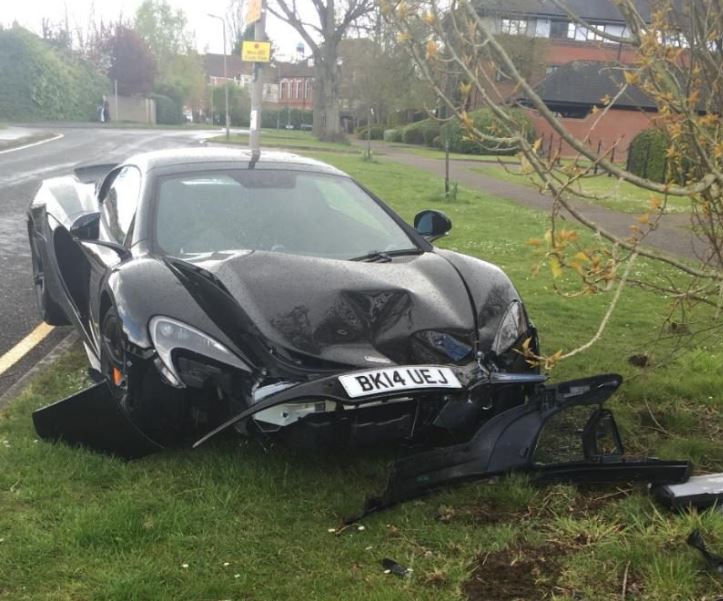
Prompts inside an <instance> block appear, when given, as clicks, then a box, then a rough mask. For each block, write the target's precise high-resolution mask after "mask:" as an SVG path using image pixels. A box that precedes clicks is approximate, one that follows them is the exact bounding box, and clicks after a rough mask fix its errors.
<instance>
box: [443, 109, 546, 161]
mask: <svg viewBox="0 0 723 601" xmlns="http://www.w3.org/2000/svg"><path fill="white" fill-rule="evenodd" d="M509 112H510V115H511V116H512V119H513V120H514V121H515V124H516V127H515V129H518V130H521V131H523V132H524V134H525V136H526V138H527V139H528V140H529V141H530V142H531V141H532V140H533V139H534V137H535V129H534V127H533V125H532V120H531V119H530V118H529V116H528V115H527V113H526V112H525V111H523V110H521V109H510V111H509ZM469 116H470V118H471V119H472V122H473V123H474V126H475V128H477V129H478V130H479V131H481V132H482V133H486V134H490V135H496V136H502V137H504V136H505V135H506V132H505V130H504V128H503V127H502V126H501V125H500V122H499V120H498V119H497V117H496V116H495V114H494V113H493V112H492V110H491V109H480V110H478V111H474V112H472V113H470V114H469ZM444 133H446V134H447V135H448V136H449V150H450V151H451V152H459V153H462V154H480V155H509V154H515V153H517V152H519V148H517V147H516V146H503V147H499V146H495V147H492V146H490V145H486V144H484V143H480V142H477V141H476V140H471V139H470V138H469V135H468V134H467V132H466V131H465V130H464V128H463V127H462V126H461V124H460V123H459V122H458V121H452V122H450V123H448V124H446V125H445V126H444V129H443V131H442V133H440V136H439V140H438V141H435V145H438V146H439V147H440V148H442V147H444V135H443V134H444Z"/></svg>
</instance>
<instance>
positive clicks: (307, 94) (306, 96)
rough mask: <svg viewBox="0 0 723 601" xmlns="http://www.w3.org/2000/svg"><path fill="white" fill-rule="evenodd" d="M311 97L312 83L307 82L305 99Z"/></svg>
mask: <svg viewBox="0 0 723 601" xmlns="http://www.w3.org/2000/svg"><path fill="white" fill-rule="evenodd" d="M310 97H311V81H309V80H308V79H307V80H306V92H305V96H304V98H306V99H307V100H308V99H309V98H310Z"/></svg>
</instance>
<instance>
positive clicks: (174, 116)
mask: <svg viewBox="0 0 723 601" xmlns="http://www.w3.org/2000/svg"><path fill="white" fill-rule="evenodd" d="M151 98H153V100H155V101H156V123H158V124H160V125H178V124H180V123H183V122H184V121H185V119H184V117H183V107H182V106H181V103H180V102H178V101H177V100H174V99H173V98H171V97H170V96H165V95H163V94H151Z"/></svg>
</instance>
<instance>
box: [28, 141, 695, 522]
mask: <svg viewBox="0 0 723 601" xmlns="http://www.w3.org/2000/svg"><path fill="white" fill-rule="evenodd" d="M451 227H452V224H451V222H450V221H449V219H448V218H447V217H446V216H445V215H444V214H443V213H441V212H439V211H422V212H420V213H419V214H418V215H417V216H416V217H415V220H414V226H410V225H409V224H407V223H405V222H404V221H403V220H402V219H401V218H400V217H399V216H398V215H397V214H396V213H394V212H393V211H392V210H391V209H390V208H389V207H388V206H387V205H385V204H384V203H383V202H382V201H381V200H380V199H378V198H376V197H375V196H374V195H372V194H371V193H370V192H369V191H367V190H366V189H364V188H363V187H362V186H360V185H359V184H357V183H356V182H354V181H353V180H352V179H351V178H350V177H349V176H348V175H346V174H344V173H342V172H341V171H339V170H337V169H335V168H334V167H331V166H329V165H326V164H324V163H321V162H318V161H314V160H310V159H306V158H302V157H297V156H294V155H289V154H286V153H274V152H264V153H263V154H262V155H261V158H260V159H259V160H252V157H251V155H250V154H249V153H248V152H246V151H242V150H232V149H186V150H174V151H160V152H154V153H147V154H141V155H137V156H134V157H131V158H129V159H128V160H127V161H125V162H124V163H123V164H121V165H118V166H109V165H100V166H91V167H87V168H81V169H78V170H76V172H75V174H74V175H72V176H67V177H60V178H53V179H49V180H45V181H44V182H43V183H42V185H41V187H40V189H39V190H38V192H37V194H36V196H35V198H34V200H33V202H32V204H31V207H30V210H29V212H28V233H29V238H30V247H31V251H32V258H33V262H32V265H33V275H34V282H35V289H36V292H37V299H38V304H39V306H40V309H41V314H42V317H43V319H44V320H45V321H47V322H48V323H51V324H58V325H60V324H71V325H74V326H75V328H76V329H77V330H78V331H79V333H80V334H81V336H82V340H83V344H84V348H85V350H86V354H87V356H88V359H89V361H90V364H91V367H92V369H93V371H94V373H95V374H96V375H97V376H98V378H99V379H100V380H101V383H99V384H97V385H96V386H93V387H91V388H89V389H88V390H85V391H82V392H80V393H78V394H76V395H73V396H72V397H70V398H68V399H66V400H64V401H61V402H58V403H55V404H53V405H50V406H48V407H45V408H42V409H39V410H37V411H36V412H35V414H34V416H33V418H34V421H35V425H36V429H37V431H38V433H39V434H40V436H41V437H43V438H45V439H50V440H64V441H66V442H68V443H71V444H76V445H82V446H86V447H89V448H92V449H96V450H100V451H104V452H108V453H113V454H116V455H119V456H121V457H126V458H135V457H139V456H142V455H144V454H147V453H149V452H153V451H155V450H158V449H160V448H163V447H166V446H174V445H178V444H182V443H185V442H187V441H188V440H193V439H195V440H196V443H195V445H194V446H198V445H199V444H201V443H203V442H205V441H206V440H208V439H209V438H211V437H213V436H216V435H217V434H219V433H221V432H224V431H226V430H230V429H233V430H236V431H237V432H239V433H241V434H245V435H249V436H256V437H262V438H272V439H280V440H282V441H284V442H286V443H288V444H292V445H299V446H319V445H338V444H345V445H355V446H370V445H373V446H379V445H382V444H385V443H389V442H402V443H405V444H407V445H408V446H410V447H411V448H414V449H416V450H417V451H419V449H421V452H415V453H413V454H411V455H410V456H409V457H407V458H404V459H401V460H399V461H398V462H397V463H396V465H395V466H394V469H393V472H392V476H391V478H390V481H389V484H388V487H387V490H386V491H385V492H384V493H383V494H382V495H381V496H380V497H378V498H376V499H372V500H370V502H369V503H368V504H367V507H366V510H365V512H366V513H368V512H371V511H378V510H379V509H383V508H384V507H388V506H390V505H393V504H394V503H397V502H400V501H403V500H405V499H408V498H411V497H414V496H418V495H420V494H423V493H425V492H426V491H428V490H430V489H433V488H436V487H438V486H442V485H445V484H448V483H454V482H459V481H463V480H471V479H477V478H485V477H488V476H491V475H496V474H502V473H507V472H510V471H520V470H522V471H526V472H529V473H531V474H532V475H533V477H535V478H538V479H541V480H542V479H546V480H550V479H566V480H572V481H576V482H589V481H610V480H616V481H617V480H621V479H622V480H630V479H632V480H644V481H649V482H654V483H656V484H669V483H676V482H682V481H684V480H685V479H686V478H687V476H688V472H689V465H688V464H687V462H662V461H657V460H654V459H628V458H625V457H624V455H623V447H622V442H621V440H620V436H619V433H618V432H617V428H616V426H615V422H614V419H613V417H612V414H611V413H610V412H608V411H607V410H605V409H603V407H602V405H603V403H604V401H605V400H606V399H607V398H608V397H609V396H610V395H611V394H612V393H613V392H614V391H615V390H616V389H617V388H618V386H619V385H620V382H621V379H620V377H619V376H615V375H602V376H595V377H593V378H587V379H582V380H576V381H573V382H567V383H564V384H558V385H557V386H546V385H545V384H544V382H545V380H546V378H545V376H543V375H541V374H540V373H539V368H538V367H537V366H536V365H534V362H533V363H532V364H531V363H530V362H528V361H527V360H526V358H528V357H532V356H537V355H539V348H538V339H537V332H536V329H535V327H534V326H533V324H532V322H531V321H530V319H529V318H528V315H527V311H526V309H525V306H524V304H523V302H522V299H521V298H520V296H519V294H518V292H517V290H516V289H515V287H514V285H513V284H512V282H511V281H510V280H509V278H508V277H507V275H506V274H505V273H504V272H503V271H502V270H501V269H499V268H498V267H496V266H494V265H492V264H490V263H487V262H485V261H482V260H479V259H476V258H473V257H469V256H466V255H462V254H460V253H456V252H452V251H449V250H444V249H439V248H436V247H434V246H433V245H432V241H434V240H435V239H437V238H439V237H441V236H444V235H445V234H446V233H447V232H448V231H449V230H450V229H451ZM550 431H551V432H553V434H552V435H548V433H549V432H550ZM547 439H550V440H551V441H552V442H553V443H556V444H557V446H558V447H559V448H557V449H555V450H554V452H547V451H545V446H546V441H547ZM560 442H562V443H564V444H562V445H560V444H559V443H560ZM571 456H573V457H576V459H574V460H573V461H570V459H569V457H571Z"/></svg>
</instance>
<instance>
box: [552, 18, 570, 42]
mask: <svg viewBox="0 0 723 601" xmlns="http://www.w3.org/2000/svg"><path fill="white" fill-rule="evenodd" d="M568 25H569V23H568V21H552V23H550V37H551V38H557V39H564V38H566V37H567V29H568Z"/></svg>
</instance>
